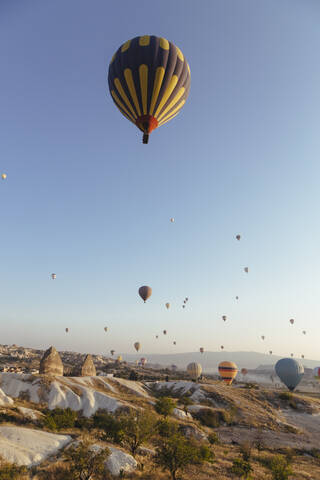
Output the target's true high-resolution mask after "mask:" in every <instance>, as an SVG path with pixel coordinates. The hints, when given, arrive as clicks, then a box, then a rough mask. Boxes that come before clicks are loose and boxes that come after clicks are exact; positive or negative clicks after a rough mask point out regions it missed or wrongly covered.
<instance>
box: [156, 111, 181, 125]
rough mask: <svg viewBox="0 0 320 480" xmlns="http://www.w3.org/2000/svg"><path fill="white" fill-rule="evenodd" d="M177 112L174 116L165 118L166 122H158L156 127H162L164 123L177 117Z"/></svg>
mask: <svg viewBox="0 0 320 480" xmlns="http://www.w3.org/2000/svg"><path fill="white" fill-rule="evenodd" d="M178 113H179V112H177V113H175V114H174V115H171V116H169V118H168V117H166V120H162V122H159V124H158V127H161V125H164V124H165V123H167V122H170V120H172V119H173V118H174V117H176V116H177V115H178Z"/></svg>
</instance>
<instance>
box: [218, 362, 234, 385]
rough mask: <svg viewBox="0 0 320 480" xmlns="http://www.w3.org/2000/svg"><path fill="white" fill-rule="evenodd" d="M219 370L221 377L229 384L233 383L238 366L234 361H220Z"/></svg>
mask: <svg viewBox="0 0 320 480" xmlns="http://www.w3.org/2000/svg"><path fill="white" fill-rule="evenodd" d="M218 370H219V374H220V377H221V378H222V380H223V381H224V383H226V384H227V385H231V383H232V382H233V379H234V378H235V377H236V376H237V373H238V367H237V365H236V364H235V363H234V362H221V363H219V366H218Z"/></svg>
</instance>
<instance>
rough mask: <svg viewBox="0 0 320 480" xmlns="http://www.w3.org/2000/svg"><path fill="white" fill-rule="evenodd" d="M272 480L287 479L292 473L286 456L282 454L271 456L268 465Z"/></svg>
mask: <svg viewBox="0 0 320 480" xmlns="http://www.w3.org/2000/svg"><path fill="white" fill-rule="evenodd" d="M268 467H269V469H270V471H271V475H272V478H273V480H288V479H289V478H290V476H291V475H293V470H292V468H291V466H290V463H289V460H288V458H286V457H284V456H283V455H277V456H275V457H273V458H272V459H271V460H270V462H269V465H268Z"/></svg>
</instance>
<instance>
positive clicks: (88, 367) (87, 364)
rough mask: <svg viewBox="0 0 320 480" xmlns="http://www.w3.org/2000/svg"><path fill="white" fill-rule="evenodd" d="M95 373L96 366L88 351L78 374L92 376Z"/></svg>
mask: <svg viewBox="0 0 320 480" xmlns="http://www.w3.org/2000/svg"><path fill="white" fill-rule="evenodd" d="M96 374H97V372H96V367H95V366H94V363H93V360H92V356H91V355H90V353H89V354H88V355H87V356H86V358H85V360H84V362H83V364H82V367H81V370H80V375H81V377H94V376H96Z"/></svg>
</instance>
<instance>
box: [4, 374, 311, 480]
mask: <svg viewBox="0 0 320 480" xmlns="http://www.w3.org/2000/svg"><path fill="white" fill-rule="evenodd" d="M163 396H165V397H170V398H172V399H173V400H174V402H175V408H174V409H173V410H172V412H171V413H170V414H169V419H170V421H171V422H172V423H174V424H175V425H176V427H177V428H178V430H179V432H180V434H181V435H183V436H184V437H185V438H188V439H190V441H193V442H196V444H197V445H200V446H201V445H202V446H207V447H208V448H209V449H210V451H211V454H213V455H214V457H215V458H214V461H213V460H212V459H211V461H204V462H202V463H201V464H198V465H189V466H188V467H186V469H185V470H184V471H182V472H181V473H180V477H179V478H185V479H190V478H191V479H195V478H197V479H199V480H202V479H203V480H204V479H209V478H219V479H221V480H223V479H230V478H239V477H237V475H236V474H235V473H234V470H233V468H234V461H235V460H236V459H238V458H240V459H241V458H242V456H241V455H243V449H244V445H245V446H246V447H245V448H247V449H248V446H250V448H249V450H250V460H249V463H250V465H251V468H252V469H253V472H254V476H253V478H255V480H259V479H268V478H270V479H271V478H272V477H271V473H270V468H269V466H268V465H269V464H270V462H271V461H272V458H276V457H275V455H276V454H278V453H279V452H280V453H282V454H283V455H284V457H282V458H285V459H289V460H290V463H291V465H292V469H293V472H294V475H293V476H292V478H293V479H294V480H302V479H313V480H315V479H320V462H319V457H320V449H319V445H320V415H319V413H320V399H319V398H318V397H316V396H315V395H313V396H312V395H307V394H293V395H292V394H289V393H288V392H286V391H281V390H277V391H275V390H272V389H270V388H269V389H267V390H266V389H263V388H262V387H259V386H258V385H251V384H237V385H234V386H231V387H228V386H225V385H224V384H221V383H220V382H215V381H207V382H206V383H198V384H196V383H194V382H191V381H187V380H179V381H169V382H166V381H157V382H145V383H141V382H135V381H130V380H126V379H123V378H113V377H106V376H105V377H61V376H48V375H26V374H12V373H2V374H0V451H1V457H2V460H1V462H2V465H10V464H13V463H14V464H17V465H20V466H25V467H26V470H25V471H24V472H22V471H21V472H20V474H19V475H20V477H17V478H21V479H29V478H30V479H31V478H33V479H48V480H49V479H51V478H52V479H53V478H55V480H59V478H60V477H59V476H58V474H59V471H60V470H61V469H62V470H63V469H64V468H67V466H66V465H67V463H66V462H65V460H64V458H65V455H66V452H68V449H69V448H70V446H72V445H73V446H74V445H79V442H82V441H89V442H90V443H91V448H94V449H104V448H106V447H108V448H109V456H108V458H107V459H106V460H105V471H106V476H105V477H103V476H102V477H97V478H105V479H107V478H109V477H108V476H107V475H110V474H112V475H115V476H116V475H119V474H120V471H121V469H122V470H123V471H124V472H127V473H126V474H124V475H126V477H125V478H131V479H134V478H136V479H138V478H140V479H153V478H154V479H165V478H170V477H169V474H168V472H163V471H162V470H161V469H159V468H158V467H156V466H155V458H154V455H155V452H156V449H157V447H158V448H159V439H160V440H161V438H160V437H159V434H158V432H157V429H156V428H154V431H153V432H152V434H150V435H149V436H148V437H147V438H146V439H145V440H144V441H143V442H142V445H140V446H139V449H138V450H137V452H136V454H135V458H133V456H132V455H131V453H132V452H131V451H130V448H129V447H128V445H129V444H128V443H126V442H125V441H122V440H121V439H120V438H118V439H117V438H116V437H112V435H111V434H110V431H109V430H110V428H111V424H110V420H109V417H107V422H109V423H108V425H109V427H108V429H109V430H108V429H107V430H106V429H105V426H104V425H105V424H104V423H103V422H105V421H106V419H105V417H103V414H101V412H108V413H109V414H110V415H111V417H112V418H114V419H117V418H120V417H121V418H122V417H123V416H126V415H129V413H128V412H130V411H134V412H145V413H146V414H148V413H149V414H151V417H152V419H153V420H154V422H159V420H160V419H161V418H162V417H161V415H160V414H159V413H158V412H157V411H156V409H155V404H156V402H157V401H158V400H159V398H161V397H163ZM186 397H188V401H187V402H186V400H185V398H186ZM60 409H62V410H60ZM64 412H65V413H64ZM61 419H63V421H61ZM101 419H103V420H101ZM112 428H114V426H113V427H112ZM241 451H242V453H241ZM1 462H0V464H1ZM5 462H9V463H8V464H6V463H5ZM8 468H9V467H8ZM59 469H60V470H59ZM52 472H53V473H52ZM60 473H61V472H60ZM0 474H1V466H0ZM0 478H1V475H0ZM61 478H63V476H62V477H61ZM93 478H95V477H93ZM289 478H290V477H289Z"/></svg>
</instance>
